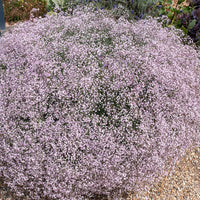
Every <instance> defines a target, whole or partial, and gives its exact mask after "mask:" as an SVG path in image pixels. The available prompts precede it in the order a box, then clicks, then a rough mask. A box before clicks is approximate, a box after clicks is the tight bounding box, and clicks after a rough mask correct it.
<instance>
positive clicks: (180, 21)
mask: <svg viewBox="0 0 200 200" xmlns="http://www.w3.org/2000/svg"><path fill="white" fill-rule="evenodd" d="M182 3H183V0H181V1H178V2H177V6H176V8H174V7H172V1H171V0H160V1H159V2H158V4H157V5H156V6H154V12H153V13H154V16H167V17H168V19H165V20H163V21H162V24H163V27H171V26H175V27H176V28H177V29H180V30H182V31H183V32H184V33H185V34H186V35H189V36H190V38H191V39H192V40H193V42H195V44H196V45H197V46H199V44H200V1H199V0H195V1H192V2H191V3H190V4H189V6H185V7H182V6H181V4H182ZM156 13H157V14H156ZM159 21H160V22H161V19H159Z"/></svg>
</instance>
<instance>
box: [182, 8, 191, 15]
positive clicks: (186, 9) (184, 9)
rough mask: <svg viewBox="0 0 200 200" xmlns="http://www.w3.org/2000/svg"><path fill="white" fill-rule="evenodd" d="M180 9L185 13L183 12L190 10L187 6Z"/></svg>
mask: <svg viewBox="0 0 200 200" xmlns="http://www.w3.org/2000/svg"><path fill="white" fill-rule="evenodd" d="M182 10H183V13H185V14H186V13H188V12H189V11H190V9H189V7H184V8H183V9H182Z"/></svg>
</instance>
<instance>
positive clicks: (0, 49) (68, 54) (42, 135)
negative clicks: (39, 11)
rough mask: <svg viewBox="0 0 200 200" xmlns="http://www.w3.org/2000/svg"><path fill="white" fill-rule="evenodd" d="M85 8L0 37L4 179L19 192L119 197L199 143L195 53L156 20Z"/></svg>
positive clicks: (0, 165)
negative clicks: (132, 19) (133, 19)
mask: <svg viewBox="0 0 200 200" xmlns="http://www.w3.org/2000/svg"><path fill="white" fill-rule="evenodd" d="M86 11H87V12H86ZM86 11H84V10H83V11H81V10H78V9H77V10H75V12H74V15H73V16H63V15H59V14H58V15H57V16H54V17H53V16H47V17H45V18H43V19H38V20H34V21H33V22H30V21H29V22H24V23H22V24H20V25H18V26H17V27H16V28H15V29H14V30H13V31H12V33H6V34H5V35H4V36H3V37H2V38H1V39H0V116H1V117H0V129H1V130H0V177H3V179H4V181H5V182H6V183H7V184H8V185H9V186H10V187H11V189H12V190H13V191H15V192H17V194H18V195H20V196H23V194H24V192H25V191H26V192H27V193H28V194H29V196H30V197H31V198H32V199H35V200H40V199H44V198H45V197H46V198H47V199H51V200H52V199H59V200H72V199H81V198H82V197H83V196H85V197H94V196H98V195H104V196H108V197H111V198H112V199H118V200H119V195H120V194H123V193H127V192H128V191H133V190H142V189H145V188H142V187H140V185H141V184H142V183H143V182H146V183H147V186H148V185H150V184H151V183H152V182H153V181H154V179H155V178H159V177H162V176H163V175H166V173H167V170H168V169H170V170H172V169H173V166H174V163H175V161H176V160H177V159H178V158H179V157H180V156H181V155H183V153H184V152H185V150H187V149H188V148H190V147H192V146H196V145H199V144H200V54H199V53H198V52H197V51H196V50H194V48H192V47H191V46H187V45H185V46H184V45H183V44H182V43H181V41H180V37H179V36H178V35H177V34H175V32H174V31H173V30H168V29H167V28H165V29H163V28H162V26H161V25H160V24H159V23H157V21H156V20H155V19H153V18H150V17H149V18H147V19H145V20H140V21H138V22H134V23H130V22H128V21H126V20H125V19H124V18H123V17H122V18H120V19H119V20H118V21H116V20H114V19H113V18H112V17H111V16H110V15H109V14H108V13H107V14H106V11H98V12H90V11H89V10H86Z"/></svg>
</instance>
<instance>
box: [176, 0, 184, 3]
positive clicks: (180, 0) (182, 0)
mask: <svg viewBox="0 0 200 200" xmlns="http://www.w3.org/2000/svg"><path fill="white" fill-rule="evenodd" d="M184 1H185V0H179V1H178V3H177V4H181V3H183V2H184Z"/></svg>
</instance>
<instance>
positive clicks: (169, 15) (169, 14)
mask: <svg viewBox="0 0 200 200" xmlns="http://www.w3.org/2000/svg"><path fill="white" fill-rule="evenodd" d="M173 16H174V13H173V12H169V13H168V14H167V17H168V18H169V19H170V20H172V18H173Z"/></svg>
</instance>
